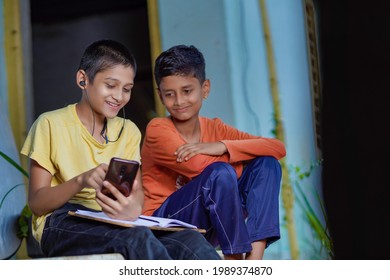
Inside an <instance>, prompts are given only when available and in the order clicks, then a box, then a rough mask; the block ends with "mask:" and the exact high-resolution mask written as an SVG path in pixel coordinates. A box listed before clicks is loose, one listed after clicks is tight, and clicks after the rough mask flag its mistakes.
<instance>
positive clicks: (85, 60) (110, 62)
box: [79, 40, 137, 83]
mask: <svg viewBox="0 0 390 280" xmlns="http://www.w3.org/2000/svg"><path fill="white" fill-rule="evenodd" d="M116 65H123V66H125V67H132V68H133V70H134V74H135V73H136V72H137V62H136V60H135V58H134V55H133V54H132V53H131V51H130V50H129V49H128V48H127V47H125V46H124V45H123V44H122V43H119V42H117V41H114V40H99V41H95V42H93V43H92V44H90V45H89V46H88V47H87V48H86V49H85V51H84V54H83V56H82V57H81V61H80V65H79V70H84V71H85V73H86V74H87V76H88V79H89V80H90V82H91V83H93V80H94V79H95V76H96V74H97V73H99V72H102V71H105V70H107V69H109V68H112V67H113V66H116Z"/></svg>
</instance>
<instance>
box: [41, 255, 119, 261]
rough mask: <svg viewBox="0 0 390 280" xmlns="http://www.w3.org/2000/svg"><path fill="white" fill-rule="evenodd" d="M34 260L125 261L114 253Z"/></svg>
mask: <svg viewBox="0 0 390 280" xmlns="http://www.w3.org/2000/svg"><path fill="white" fill-rule="evenodd" d="M34 260H124V258H123V256H122V255H121V254H118V253H113V254H95V255H83V256H67V257H51V258H36V259H34Z"/></svg>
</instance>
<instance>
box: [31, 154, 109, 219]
mask: <svg viewBox="0 0 390 280" xmlns="http://www.w3.org/2000/svg"><path fill="white" fill-rule="evenodd" d="M107 167H108V166H107V164H101V165H99V166H97V167H96V168H93V169H91V170H89V171H87V172H85V173H82V174H80V175H79V176H76V177H74V178H72V179H71V180H69V181H67V182H65V183H62V184H60V185H57V186H55V187H51V180H52V178H53V176H52V174H51V173H50V172H49V171H47V170H46V169H45V168H43V167H42V166H40V165H39V164H38V163H37V162H36V161H35V160H31V166H30V184H29V193H28V204H29V206H30V208H31V211H32V212H33V213H34V214H35V215H36V216H42V215H44V214H46V213H49V212H52V211H53V210H55V209H57V208H59V207H61V206H62V205H64V204H65V203H66V202H68V201H69V200H70V199H71V198H72V197H73V196H74V195H75V194H76V193H78V192H79V191H81V190H82V189H83V188H84V187H91V188H95V189H99V188H101V186H102V184H103V180H104V176H105V174H106V172H107Z"/></svg>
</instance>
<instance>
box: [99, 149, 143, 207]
mask: <svg viewBox="0 0 390 280" xmlns="http://www.w3.org/2000/svg"><path fill="white" fill-rule="evenodd" d="M138 169H139V163H138V162H137V161H134V160H127V159H122V158H117V157H113V158H112V159H111V160H110V164H109V165H108V171H107V173H106V177H105V179H104V180H107V181H109V182H110V183H111V184H112V185H113V186H114V187H116V188H117V189H118V190H119V191H120V192H121V193H122V194H123V195H124V196H129V195H130V192H131V189H132V187H133V183H134V179H135V176H136V175H137V172H138ZM102 193H103V194H105V195H107V196H109V197H111V198H112V199H114V200H116V198H115V196H114V195H113V194H112V193H111V192H110V191H109V190H108V189H107V188H106V187H103V188H102Z"/></svg>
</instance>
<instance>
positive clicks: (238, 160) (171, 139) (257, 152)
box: [141, 117, 286, 215]
mask: <svg viewBox="0 0 390 280" xmlns="http://www.w3.org/2000/svg"><path fill="white" fill-rule="evenodd" d="M199 121H200V129H201V142H204V143H206V142H217V141H220V142H223V143H224V144H225V145H226V147H227V150H228V152H227V153H225V154H224V155H222V156H209V155H201V154H199V155H196V156H194V157H192V158H191V159H190V160H188V161H187V162H184V161H183V162H177V161H176V156H175V155H174V153H175V151H176V150H177V148H178V147H180V146H182V145H184V144H186V141H185V140H184V139H183V138H182V137H181V135H180V134H179V132H178V131H177V130H176V128H175V126H174V124H173V122H172V120H171V119H170V117H166V118H155V119H153V120H151V121H150V123H149V124H148V126H147V128H146V134H145V139H144V143H143V145H142V149H141V161H142V181H143V185H144V190H145V204H144V210H143V214H144V215H152V214H153V212H154V211H155V210H156V209H157V208H158V207H160V205H161V204H162V203H163V202H164V201H165V199H166V198H167V197H168V196H169V195H170V194H172V193H173V192H174V191H176V190H177V188H178V187H180V186H182V185H184V184H185V183H187V182H188V181H189V180H191V178H194V177H195V176H197V175H199V174H200V173H201V172H202V171H203V170H204V169H205V168H206V167H207V166H208V165H210V164H211V163H213V162H217V161H222V162H228V163H230V164H231V165H232V166H233V167H234V168H235V170H236V172H237V178H239V177H240V176H241V173H242V170H243V163H242V162H243V161H245V160H250V159H253V158H255V157H257V156H273V157H275V158H276V159H278V160H279V159H281V158H282V157H284V156H285V155H286V150H285V147H284V144H283V143H282V142H281V141H280V140H277V139H272V138H265V137H260V136H254V135H251V134H248V133H246V132H242V131H239V130H237V129H236V128H234V127H232V126H229V125H227V124H225V123H223V122H222V120H220V119H218V118H215V119H209V118H205V117H199Z"/></svg>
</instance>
